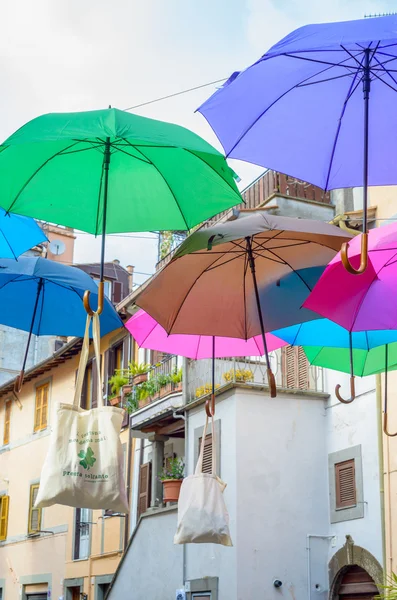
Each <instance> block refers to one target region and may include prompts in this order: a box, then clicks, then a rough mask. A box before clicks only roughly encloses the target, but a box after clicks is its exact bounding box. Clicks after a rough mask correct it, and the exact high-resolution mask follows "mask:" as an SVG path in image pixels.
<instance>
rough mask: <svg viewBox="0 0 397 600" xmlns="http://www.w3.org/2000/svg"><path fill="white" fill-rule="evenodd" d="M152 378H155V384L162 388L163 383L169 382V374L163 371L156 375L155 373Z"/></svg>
mask: <svg viewBox="0 0 397 600" xmlns="http://www.w3.org/2000/svg"><path fill="white" fill-rule="evenodd" d="M153 379H156V380H157V384H158V387H159V388H162V387H164V386H165V385H167V384H168V383H171V375H166V374H165V373H159V374H158V375H155V377H153Z"/></svg>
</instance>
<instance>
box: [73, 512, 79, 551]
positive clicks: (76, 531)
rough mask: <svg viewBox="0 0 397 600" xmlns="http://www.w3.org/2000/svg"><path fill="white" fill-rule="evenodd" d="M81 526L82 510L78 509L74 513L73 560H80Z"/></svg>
mask: <svg viewBox="0 0 397 600" xmlns="http://www.w3.org/2000/svg"><path fill="white" fill-rule="evenodd" d="M80 524H81V509H80V508H76V509H75V511H74V545H73V559H74V560H77V559H78V558H80Z"/></svg>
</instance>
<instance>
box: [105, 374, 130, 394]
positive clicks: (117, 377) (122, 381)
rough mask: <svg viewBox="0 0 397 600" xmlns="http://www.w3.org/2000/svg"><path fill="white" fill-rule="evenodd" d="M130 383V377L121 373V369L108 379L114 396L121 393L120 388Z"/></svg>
mask: <svg viewBox="0 0 397 600" xmlns="http://www.w3.org/2000/svg"><path fill="white" fill-rule="evenodd" d="M127 383H128V377H125V376H124V375H122V374H121V372H120V371H119V370H117V371H115V372H114V374H113V375H112V377H110V379H109V380H108V384H109V385H110V391H111V393H112V398H115V397H116V396H119V395H120V390H121V388H122V387H123V385H126V384H127Z"/></svg>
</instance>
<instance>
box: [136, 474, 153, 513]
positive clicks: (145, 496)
mask: <svg viewBox="0 0 397 600" xmlns="http://www.w3.org/2000/svg"><path fill="white" fill-rule="evenodd" d="M151 474H152V463H150V462H149V463H145V464H143V465H141V467H140V469H139V500H138V517H140V516H141V515H142V514H143V513H144V512H146V511H147V509H148V508H149V506H150V488H151V479H152V478H151Z"/></svg>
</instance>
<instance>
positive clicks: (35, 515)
mask: <svg viewBox="0 0 397 600" xmlns="http://www.w3.org/2000/svg"><path fill="white" fill-rule="evenodd" d="M38 492H39V484H38V483H34V484H33V485H31V486H30V496H29V521H28V533H30V534H31V533H37V532H39V531H40V528H41V508H34V505H35V502H36V498H37V494H38Z"/></svg>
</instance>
